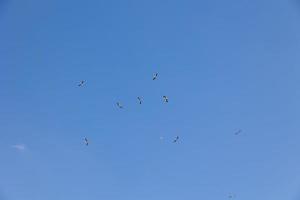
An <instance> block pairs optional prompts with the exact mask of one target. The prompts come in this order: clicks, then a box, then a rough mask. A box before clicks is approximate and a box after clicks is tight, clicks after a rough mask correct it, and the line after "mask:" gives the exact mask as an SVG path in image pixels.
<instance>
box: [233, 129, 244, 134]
mask: <svg viewBox="0 0 300 200" xmlns="http://www.w3.org/2000/svg"><path fill="white" fill-rule="evenodd" d="M241 132H242V130H241V129H239V130H238V131H236V132H235V133H234V135H239V134H240V133H241Z"/></svg>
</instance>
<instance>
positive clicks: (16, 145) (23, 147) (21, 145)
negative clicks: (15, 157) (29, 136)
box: [11, 144, 26, 151]
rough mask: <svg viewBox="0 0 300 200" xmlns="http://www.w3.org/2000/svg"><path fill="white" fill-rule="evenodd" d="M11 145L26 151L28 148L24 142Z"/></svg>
mask: <svg viewBox="0 0 300 200" xmlns="http://www.w3.org/2000/svg"><path fill="white" fill-rule="evenodd" d="M11 147H12V148H14V149H16V150H18V151H24V150H25V149H26V146H25V145H24V144H14V145H12V146H11Z"/></svg>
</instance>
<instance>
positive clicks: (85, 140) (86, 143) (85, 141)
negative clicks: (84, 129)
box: [84, 138, 89, 146]
mask: <svg viewBox="0 0 300 200" xmlns="http://www.w3.org/2000/svg"><path fill="white" fill-rule="evenodd" d="M84 143H85V145H86V146H89V140H88V139H87V138H84Z"/></svg>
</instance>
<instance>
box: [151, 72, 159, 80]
mask: <svg viewBox="0 0 300 200" xmlns="http://www.w3.org/2000/svg"><path fill="white" fill-rule="evenodd" d="M157 77H158V73H155V74H153V77H152V80H153V81H154V80H155V79H157Z"/></svg>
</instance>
